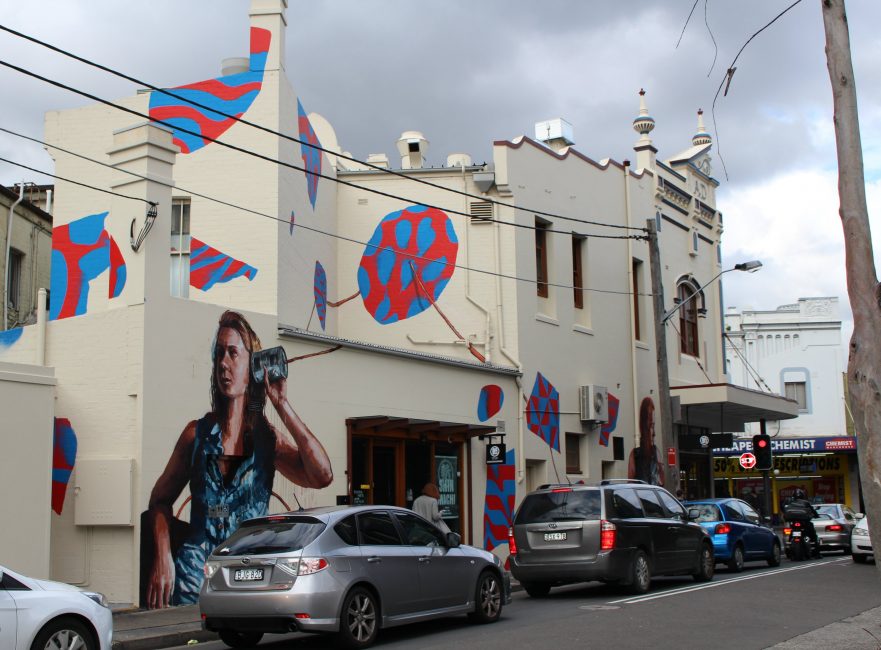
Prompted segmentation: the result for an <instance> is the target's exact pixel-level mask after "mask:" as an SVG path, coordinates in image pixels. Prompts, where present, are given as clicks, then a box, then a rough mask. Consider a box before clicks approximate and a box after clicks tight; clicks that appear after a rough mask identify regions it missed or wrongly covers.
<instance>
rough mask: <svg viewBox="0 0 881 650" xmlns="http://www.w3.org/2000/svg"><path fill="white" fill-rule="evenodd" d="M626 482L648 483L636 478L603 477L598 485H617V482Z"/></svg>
mask: <svg viewBox="0 0 881 650" xmlns="http://www.w3.org/2000/svg"><path fill="white" fill-rule="evenodd" d="M627 483H635V484H637V485H648V483H646V482H645V481H640V480H639V479H637V478H604V479H603V480H602V481H600V485H618V484H627Z"/></svg>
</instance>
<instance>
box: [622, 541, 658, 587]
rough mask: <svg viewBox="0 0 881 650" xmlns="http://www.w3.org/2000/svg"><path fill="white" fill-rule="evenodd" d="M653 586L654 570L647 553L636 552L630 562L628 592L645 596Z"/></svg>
mask: <svg viewBox="0 0 881 650" xmlns="http://www.w3.org/2000/svg"><path fill="white" fill-rule="evenodd" d="M651 584H652V570H651V566H650V565H649V558H648V555H646V554H645V551H640V550H638V551H636V553H634V554H633V560H631V562H630V577H629V579H628V581H627V590H628V591H629V592H630V593H632V594H644V593H645V592H647V591H648V590H649V587H651Z"/></svg>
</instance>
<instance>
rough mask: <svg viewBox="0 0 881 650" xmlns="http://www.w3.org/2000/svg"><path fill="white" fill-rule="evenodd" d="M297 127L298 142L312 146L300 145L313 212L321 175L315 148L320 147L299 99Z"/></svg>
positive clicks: (319, 160)
mask: <svg viewBox="0 0 881 650" xmlns="http://www.w3.org/2000/svg"><path fill="white" fill-rule="evenodd" d="M297 127H298V129H299V132H300V140H302V141H303V142H308V143H309V144H311V145H314V146H312V147H310V146H309V145H307V144H302V143H301V144H300V154H301V155H302V156H303V167H305V168H306V189H308V190H309V203H311V204H312V209H313V210H314V209H315V201H316V200H317V199H318V179H319V176H317V174H320V173H321V151H320V150H319V149H316V148H315V147H320V146H321V143H320V142H319V141H318V136H317V135H315V129H313V128H312V123H311V122H309V117H308V116H307V115H306V111H305V110H303V105H302V104H301V103H300V100H299V99H297Z"/></svg>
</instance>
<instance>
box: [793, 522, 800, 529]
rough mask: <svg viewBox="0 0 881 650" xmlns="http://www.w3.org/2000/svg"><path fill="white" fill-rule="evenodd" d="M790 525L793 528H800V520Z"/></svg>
mask: <svg viewBox="0 0 881 650" xmlns="http://www.w3.org/2000/svg"><path fill="white" fill-rule="evenodd" d="M792 527H793V528H801V522H800V521H794V522H792Z"/></svg>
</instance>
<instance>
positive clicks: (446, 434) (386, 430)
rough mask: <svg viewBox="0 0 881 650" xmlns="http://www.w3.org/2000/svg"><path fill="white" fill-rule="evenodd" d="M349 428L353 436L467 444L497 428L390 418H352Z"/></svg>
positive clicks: (494, 431) (373, 416) (348, 421)
mask: <svg viewBox="0 0 881 650" xmlns="http://www.w3.org/2000/svg"><path fill="white" fill-rule="evenodd" d="M347 423H348V424H349V428H350V430H351V431H352V433H354V434H356V435H357V434H362V435H364V434H371V435H386V436H392V437H407V438H419V439H424V440H433V441H443V440H457V441H460V442H465V441H467V440H468V439H470V438H474V437H475V436H483V435H489V434H491V433H496V427H495V425H485V424H465V423H461V422H442V421H439V420H420V419H415V418H402V417H394V416H388V415H371V416H362V417H354V418H349V419H348V420H347Z"/></svg>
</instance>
